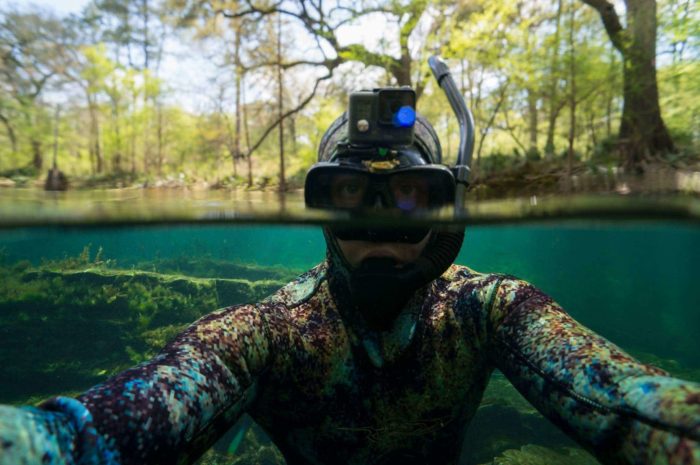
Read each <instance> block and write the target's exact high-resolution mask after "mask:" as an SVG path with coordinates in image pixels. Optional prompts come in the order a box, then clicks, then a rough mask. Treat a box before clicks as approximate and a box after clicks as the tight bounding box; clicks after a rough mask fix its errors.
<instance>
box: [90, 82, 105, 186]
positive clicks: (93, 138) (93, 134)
mask: <svg viewBox="0 0 700 465" xmlns="http://www.w3.org/2000/svg"><path fill="white" fill-rule="evenodd" d="M87 99H88V113H89V114H90V146H91V150H92V155H93V156H94V157H95V158H94V159H95V172H96V173H97V174H100V173H102V170H103V168H104V160H103V158H102V149H101V147H100V122H99V120H98V118H99V116H98V114H97V105H96V104H95V102H94V100H93V97H92V96H91V95H90V94H88V96H87Z"/></svg>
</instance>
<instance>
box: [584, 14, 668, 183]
mask: <svg viewBox="0 0 700 465" xmlns="http://www.w3.org/2000/svg"><path fill="white" fill-rule="evenodd" d="M582 1H583V2H584V3H586V4H587V5H590V6H591V7H593V8H595V10H596V11H597V12H598V14H599V15H600V19H601V21H602V22H603V26H604V27H605V30H606V32H607V34H608V37H609V38H610V41H611V42H612V43H613V45H614V46H615V48H616V49H617V50H618V51H619V52H620V54H621V55H622V61H623V70H624V71H623V98H624V106H623V110H622V122H621V124H620V132H619V138H620V141H619V142H620V148H621V151H622V155H623V158H624V160H623V163H624V165H625V166H626V167H627V168H629V169H631V170H635V171H640V170H642V165H641V164H642V162H644V161H646V160H649V159H650V158H651V157H652V156H653V155H656V154H658V153H665V152H672V151H673V150H674V149H675V147H674V144H673V140H672V139H671V136H670V134H669V132H668V129H666V125H665V124H664V121H663V119H662V117H661V108H660V106H659V91H658V86H657V81H656V0H625V5H626V7H627V27H623V26H622V24H621V22H620V18H619V16H618V15H617V12H616V11H615V7H614V6H613V5H612V4H611V3H608V1H607V0H582Z"/></svg>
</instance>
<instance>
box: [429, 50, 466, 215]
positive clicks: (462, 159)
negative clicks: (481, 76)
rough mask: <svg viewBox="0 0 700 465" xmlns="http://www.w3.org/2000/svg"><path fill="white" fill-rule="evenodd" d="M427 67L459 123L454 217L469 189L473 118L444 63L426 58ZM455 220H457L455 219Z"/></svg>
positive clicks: (461, 211)
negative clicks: (428, 66)
mask: <svg viewBox="0 0 700 465" xmlns="http://www.w3.org/2000/svg"><path fill="white" fill-rule="evenodd" d="M428 65H430V70H431V71H432V72H433V76H435V80H437V82H438V85H439V86H440V88H441V89H442V90H443V92H445V96H446V97H447V100H448V101H449V102H450V106H451V107H452V111H453V112H454V114H455V116H456V117H457V122H458V123H459V151H458V153H457V164H456V165H455V166H454V167H453V168H452V172H453V174H454V176H455V180H456V181H457V191H456V194H455V217H457V216H458V215H460V214H462V213H463V212H464V194H465V192H466V190H467V187H469V174H470V173H471V169H470V168H469V167H470V166H471V159H472V153H473V152H474V116H473V115H472V112H471V111H470V110H469V108H467V105H466V103H465V102H464V97H463V96H462V95H461V94H460V92H459V90H457V84H455V81H454V79H453V78H452V74H451V73H450V69H449V68H448V67H447V64H445V62H444V61H442V59H441V58H440V57H438V56H437V55H433V56H431V57H430V58H428ZM455 219H457V218H455Z"/></svg>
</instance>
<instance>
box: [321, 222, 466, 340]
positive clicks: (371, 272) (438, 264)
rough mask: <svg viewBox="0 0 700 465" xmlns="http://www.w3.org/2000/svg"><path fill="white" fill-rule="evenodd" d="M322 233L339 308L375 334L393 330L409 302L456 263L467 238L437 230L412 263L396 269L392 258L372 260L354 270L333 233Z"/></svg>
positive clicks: (457, 233)
mask: <svg viewBox="0 0 700 465" xmlns="http://www.w3.org/2000/svg"><path fill="white" fill-rule="evenodd" d="M323 232H324V236H325V238H326V244H327V245H328V256H329V257H328V258H329V262H330V270H329V274H330V285H331V290H332V292H333V294H334V296H335V297H336V299H337V300H338V305H339V306H341V307H346V306H347V307H349V309H350V310H352V311H353V313H359V314H360V315H361V316H362V318H363V319H364V323H365V324H366V326H367V327H368V328H369V329H371V330H373V331H387V330H389V329H390V328H391V325H392V323H393V322H394V320H395V319H396V317H397V316H398V314H399V313H400V312H401V310H402V309H403V308H404V306H405V305H406V303H407V302H408V301H409V299H410V298H411V297H412V296H413V295H414V294H415V293H416V292H417V291H418V290H419V289H421V288H423V287H424V286H425V285H427V284H428V283H429V282H431V281H432V280H434V279H436V278H437V277H439V276H440V275H442V273H444V272H445V270H447V268H449V266H450V265H451V264H452V263H453V262H454V260H455V259H456V258H457V254H458V253H459V250H460V248H461V246H462V241H463V239H464V231H461V232H456V233H455V232H446V231H435V230H434V231H432V232H431V237H430V239H429V242H428V244H427V245H426V247H425V249H424V251H423V253H422V254H421V256H420V257H419V258H418V259H417V260H416V261H415V262H413V263H410V264H407V265H405V266H403V267H400V268H397V267H396V262H395V261H394V260H393V259H391V258H369V259H367V260H364V261H363V262H362V264H361V265H360V266H359V267H357V268H352V267H351V266H350V264H349V263H348V262H347V260H346V259H345V257H344V256H343V254H342V252H341V250H340V247H339V245H338V243H337V238H336V236H335V235H334V233H333V230H332V229H330V228H324V230H323ZM422 237H425V234H424V235H423V236H422ZM422 237H421V239H422ZM417 242H420V240H419V241H417Z"/></svg>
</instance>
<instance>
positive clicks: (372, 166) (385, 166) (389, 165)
mask: <svg viewBox="0 0 700 465" xmlns="http://www.w3.org/2000/svg"><path fill="white" fill-rule="evenodd" d="M363 163H364V165H365V166H366V167H367V169H369V172H370V173H374V172H375V171H389V170H393V169H394V168H396V167H397V166H399V161H398V160H382V161H375V160H365V161H364V162H363Z"/></svg>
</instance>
